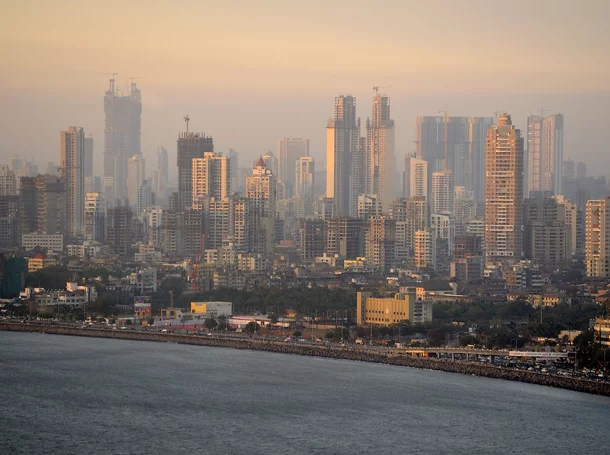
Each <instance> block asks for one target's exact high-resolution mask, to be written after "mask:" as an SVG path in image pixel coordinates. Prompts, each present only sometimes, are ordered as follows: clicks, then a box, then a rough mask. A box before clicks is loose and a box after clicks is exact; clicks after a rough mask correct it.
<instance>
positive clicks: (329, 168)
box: [326, 95, 366, 216]
mask: <svg viewBox="0 0 610 455" xmlns="http://www.w3.org/2000/svg"><path fill="white" fill-rule="evenodd" d="M364 171H365V163H364V157H363V150H362V147H361V141H360V119H358V118H357V117H356V98H355V97H353V96H350V95H347V96H344V95H341V96H338V97H336V98H335V109H334V116H333V119H332V120H329V121H328V124H327V126H326V197H327V198H332V199H334V203H335V213H336V214H337V216H356V212H357V206H358V195H359V194H361V193H366V190H365V188H364Z"/></svg>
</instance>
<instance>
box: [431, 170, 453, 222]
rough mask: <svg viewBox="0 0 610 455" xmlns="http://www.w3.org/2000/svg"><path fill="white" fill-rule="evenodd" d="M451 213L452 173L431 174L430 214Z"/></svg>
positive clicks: (448, 171)
mask: <svg viewBox="0 0 610 455" xmlns="http://www.w3.org/2000/svg"><path fill="white" fill-rule="evenodd" d="M452 212H453V172H452V171H450V170H446V171H439V172H433V173H432V213H452Z"/></svg>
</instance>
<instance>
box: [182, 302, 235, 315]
mask: <svg viewBox="0 0 610 455" xmlns="http://www.w3.org/2000/svg"><path fill="white" fill-rule="evenodd" d="M191 313H192V314H196V315H199V316H202V317H205V318H217V317H218V316H232V315H233V303H231V302H191Z"/></svg>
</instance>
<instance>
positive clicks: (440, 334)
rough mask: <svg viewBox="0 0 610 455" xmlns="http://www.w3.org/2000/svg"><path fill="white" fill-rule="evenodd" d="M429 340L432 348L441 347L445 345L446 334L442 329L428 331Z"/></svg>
mask: <svg viewBox="0 0 610 455" xmlns="http://www.w3.org/2000/svg"><path fill="white" fill-rule="evenodd" d="M427 338H428V344H429V345H430V346H441V345H443V344H445V332H444V331H443V330H442V329H430V330H428V336H427Z"/></svg>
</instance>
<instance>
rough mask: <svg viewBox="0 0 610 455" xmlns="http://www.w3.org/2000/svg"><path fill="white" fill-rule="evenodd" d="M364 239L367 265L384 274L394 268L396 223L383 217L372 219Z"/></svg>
mask: <svg viewBox="0 0 610 455" xmlns="http://www.w3.org/2000/svg"><path fill="white" fill-rule="evenodd" d="M365 238H366V240H365V255H366V259H367V261H368V263H369V265H371V266H372V267H373V268H375V269H378V270H381V271H384V272H387V271H389V270H390V268H392V267H394V265H395V258H396V250H395V247H396V221H394V220H391V219H389V218H388V217H385V216H374V217H372V218H371V219H370V220H369V222H368V229H367V231H366V237H365Z"/></svg>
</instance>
